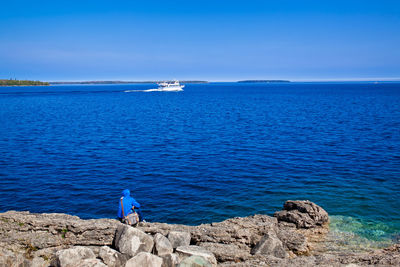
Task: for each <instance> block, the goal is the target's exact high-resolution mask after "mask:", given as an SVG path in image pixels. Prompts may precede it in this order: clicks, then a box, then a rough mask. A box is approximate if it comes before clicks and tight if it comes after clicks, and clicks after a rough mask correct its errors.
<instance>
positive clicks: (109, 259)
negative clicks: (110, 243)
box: [99, 246, 129, 267]
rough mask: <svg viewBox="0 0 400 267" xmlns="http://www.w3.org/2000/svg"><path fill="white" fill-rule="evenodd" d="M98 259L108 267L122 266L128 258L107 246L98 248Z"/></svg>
mask: <svg viewBox="0 0 400 267" xmlns="http://www.w3.org/2000/svg"><path fill="white" fill-rule="evenodd" d="M99 257H100V258H101V259H102V260H103V262H104V263H105V264H106V265H107V266H109V267H119V266H124V265H125V263H126V261H127V260H128V259H129V257H128V256H126V255H124V254H121V253H119V252H118V251H116V250H114V249H112V248H110V247H107V246H102V247H101V248H100V251H99Z"/></svg>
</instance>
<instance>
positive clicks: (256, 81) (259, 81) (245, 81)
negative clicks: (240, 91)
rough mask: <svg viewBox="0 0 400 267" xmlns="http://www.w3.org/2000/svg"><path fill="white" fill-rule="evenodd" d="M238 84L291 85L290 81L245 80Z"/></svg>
mask: <svg viewBox="0 0 400 267" xmlns="http://www.w3.org/2000/svg"><path fill="white" fill-rule="evenodd" d="M237 82H238V83H290V81H288V80H243V81H237Z"/></svg>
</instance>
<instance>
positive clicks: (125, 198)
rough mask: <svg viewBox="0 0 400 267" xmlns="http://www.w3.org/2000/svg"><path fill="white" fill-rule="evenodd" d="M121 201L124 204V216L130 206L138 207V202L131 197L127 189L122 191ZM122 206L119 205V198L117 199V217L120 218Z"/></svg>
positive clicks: (129, 209)
mask: <svg viewBox="0 0 400 267" xmlns="http://www.w3.org/2000/svg"><path fill="white" fill-rule="evenodd" d="M122 197H123V199H122V203H123V205H124V214H125V216H126V215H128V214H129V213H130V212H131V209H132V206H135V208H140V204H139V203H138V202H137V201H136V200H135V199H134V198H133V197H131V192H130V191H129V189H125V190H124V191H122ZM122 217H123V215H122V207H121V199H120V200H119V205H118V218H122Z"/></svg>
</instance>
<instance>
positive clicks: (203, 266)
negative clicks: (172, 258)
mask: <svg viewBox="0 0 400 267" xmlns="http://www.w3.org/2000/svg"><path fill="white" fill-rule="evenodd" d="M178 267H212V264H211V263H210V262H208V261H207V260H206V259H205V258H203V257H201V256H190V257H188V258H186V259H184V260H183V261H182V262H181V263H180V264H179V265H178Z"/></svg>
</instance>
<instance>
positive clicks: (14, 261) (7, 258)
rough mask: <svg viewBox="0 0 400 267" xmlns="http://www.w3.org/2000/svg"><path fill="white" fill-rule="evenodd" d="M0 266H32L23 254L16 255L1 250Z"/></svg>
mask: <svg viewBox="0 0 400 267" xmlns="http://www.w3.org/2000/svg"><path fill="white" fill-rule="evenodd" d="M0 266H1V267H3V266H4V267H14V266H15V267H28V266H30V262H29V261H28V260H27V259H26V258H25V257H24V256H23V255H22V254H16V253H14V252H12V251H10V250H7V249H4V250H3V249H0Z"/></svg>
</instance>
